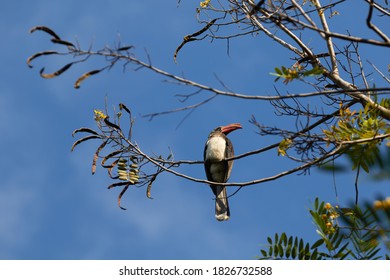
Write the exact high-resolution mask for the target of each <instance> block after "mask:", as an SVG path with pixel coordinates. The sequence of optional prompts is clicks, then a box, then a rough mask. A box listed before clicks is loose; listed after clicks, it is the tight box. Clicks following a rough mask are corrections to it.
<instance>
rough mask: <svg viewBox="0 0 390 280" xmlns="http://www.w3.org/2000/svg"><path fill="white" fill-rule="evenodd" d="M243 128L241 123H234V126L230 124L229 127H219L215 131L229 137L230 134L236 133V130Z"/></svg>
mask: <svg viewBox="0 0 390 280" xmlns="http://www.w3.org/2000/svg"><path fill="white" fill-rule="evenodd" d="M241 128H242V126H241V124H239V123H232V124H228V125H225V126H219V127H217V128H216V129H214V131H220V132H222V133H223V134H225V135H228V134H229V133H230V132H232V131H234V130H236V129H241Z"/></svg>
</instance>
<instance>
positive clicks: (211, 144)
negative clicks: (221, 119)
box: [203, 123, 242, 221]
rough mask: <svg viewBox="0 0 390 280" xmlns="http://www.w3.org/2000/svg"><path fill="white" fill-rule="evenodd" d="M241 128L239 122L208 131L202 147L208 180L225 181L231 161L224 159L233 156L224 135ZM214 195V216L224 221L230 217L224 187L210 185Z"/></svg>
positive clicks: (231, 148)
mask: <svg viewBox="0 0 390 280" xmlns="http://www.w3.org/2000/svg"><path fill="white" fill-rule="evenodd" d="M239 128H242V126H241V125H240V124H239V123H233V124H229V125H226V126H219V127H217V128H216V129H214V130H213V131H211V132H210V134H209V137H208V139H207V142H206V146H205V148H204V154H203V157H204V168H205V171H206V176H207V180H208V181H212V182H217V183H226V182H227V180H228V179H229V176H230V172H231V171H232V167H233V161H232V160H230V161H226V160H225V159H227V158H231V157H233V156H234V149H233V145H232V142H231V141H230V140H229V138H227V137H226V135H227V134H229V133H230V132H232V131H233V130H236V129H239ZM210 187H211V189H212V191H213V193H214V195H215V217H216V218H217V220H218V221H226V220H228V219H229V217H230V210H229V204H228V199H227V194H226V188H225V187H224V186H219V185H210Z"/></svg>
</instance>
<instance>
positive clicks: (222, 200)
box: [215, 186, 230, 221]
mask: <svg viewBox="0 0 390 280" xmlns="http://www.w3.org/2000/svg"><path fill="white" fill-rule="evenodd" d="M215 189H216V192H215V196H216V198H215V218H216V219H217V220H218V221H227V220H229V218H230V210H229V203H228V198H227V192H226V188H225V187H221V186H216V187H215Z"/></svg>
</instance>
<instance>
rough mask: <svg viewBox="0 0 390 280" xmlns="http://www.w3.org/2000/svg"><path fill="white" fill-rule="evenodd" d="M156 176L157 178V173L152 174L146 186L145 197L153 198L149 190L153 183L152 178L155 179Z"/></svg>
mask: <svg viewBox="0 0 390 280" xmlns="http://www.w3.org/2000/svg"><path fill="white" fill-rule="evenodd" d="M156 178H157V173H156V174H154V175H153V177H152V179H151V180H150V182H149V184H148V188H147V189H146V197H147V198H149V199H153V197H152V195H151V190H152V184H153V182H154V180H156Z"/></svg>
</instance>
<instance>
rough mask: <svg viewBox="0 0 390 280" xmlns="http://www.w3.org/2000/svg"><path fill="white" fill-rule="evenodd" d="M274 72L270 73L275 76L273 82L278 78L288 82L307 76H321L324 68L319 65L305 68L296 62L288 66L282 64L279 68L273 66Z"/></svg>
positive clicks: (285, 82)
mask: <svg viewBox="0 0 390 280" xmlns="http://www.w3.org/2000/svg"><path fill="white" fill-rule="evenodd" d="M275 72H276V73H270V74H271V75H273V76H276V78H275V82H276V81H278V80H279V79H284V81H283V83H284V84H286V85H287V84H288V83H290V82H292V81H294V80H299V79H302V78H305V77H309V76H321V75H323V74H324V70H323V69H322V68H321V67H319V66H317V65H316V66H314V67H313V68H312V69H309V70H306V69H305V68H304V67H303V66H301V65H300V64H296V65H294V66H292V67H290V68H287V67H285V66H282V67H281V68H278V67H275Z"/></svg>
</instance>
